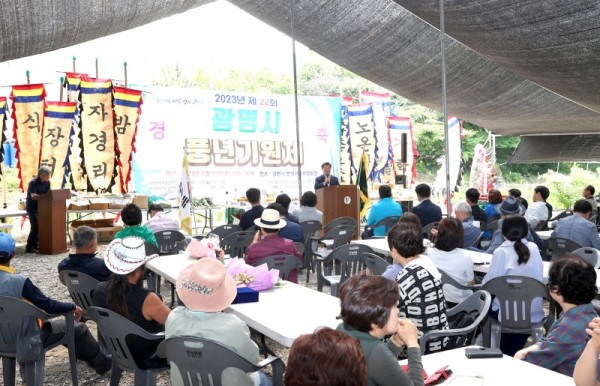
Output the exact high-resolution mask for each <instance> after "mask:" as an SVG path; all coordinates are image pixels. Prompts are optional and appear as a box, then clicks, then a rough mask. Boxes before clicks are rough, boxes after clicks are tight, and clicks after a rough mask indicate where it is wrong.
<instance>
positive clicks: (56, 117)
mask: <svg viewBox="0 0 600 386" xmlns="http://www.w3.org/2000/svg"><path fill="white" fill-rule="evenodd" d="M76 110H77V103H76V102H47V103H46V112H45V115H44V132H43V138H42V150H41V156H40V165H46V166H48V167H49V168H50V169H52V177H51V178H50V187H51V188H52V189H61V188H63V187H64V185H65V182H66V179H65V177H66V170H67V169H65V166H66V163H67V156H68V154H69V145H70V143H71V134H72V129H71V128H72V126H73V119H74V117H75V111H76Z"/></svg>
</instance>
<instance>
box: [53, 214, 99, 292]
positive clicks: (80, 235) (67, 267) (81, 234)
mask: <svg viewBox="0 0 600 386" xmlns="http://www.w3.org/2000/svg"><path fill="white" fill-rule="evenodd" d="M73 242H74V243H75V253H71V254H69V256H68V257H65V258H64V259H63V260H62V261H61V262H60V263H58V272H59V273H60V272H61V271H77V272H81V273H85V274H86V275H88V276H91V277H93V278H94V279H96V280H98V281H107V280H108V278H109V277H110V271H109V270H108V268H106V265H105V264H104V260H102V259H101V258H98V256H97V255H96V251H97V250H98V236H97V234H96V230H95V229H94V228H92V227H89V226H87V225H82V226H79V227H77V228H76V229H75V232H73Z"/></svg>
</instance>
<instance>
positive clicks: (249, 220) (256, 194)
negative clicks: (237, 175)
mask: <svg viewBox="0 0 600 386" xmlns="http://www.w3.org/2000/svg"><path fill="white" fill-rule="evenodd" d="M246 199H247V200H248V203H250V205H252V208H250V209H249V210H247V211H245V212H244V213H242V216H241V217H240V228H242V230H243V231H245V230H254V220H256V219H257V218H260V215H261V214H262V212H263V210H264V209H265V208H263V206H262V205H261V204H260V190H258V189H256V188H250V189H248V190H247V191H246ZM251 227H252V229H248V228H251Z"/></svg>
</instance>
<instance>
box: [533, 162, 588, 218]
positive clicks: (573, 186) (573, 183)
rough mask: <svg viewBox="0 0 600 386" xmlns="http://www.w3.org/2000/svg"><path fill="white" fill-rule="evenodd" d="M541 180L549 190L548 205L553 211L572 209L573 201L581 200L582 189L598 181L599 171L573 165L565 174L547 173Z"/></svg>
mask: <svg viewBox="0 0 600 386" xmlns="http://www.w3.org/2000/svg"><path fill="white" fill-rule="evenodd" d="M541 178H542V180H543V181H544V182H543V183H544V184H545V185H546V186H547V187H548V189H550V197H549V198H548V201H549V202H550V204H552V206H554V208H555V209H572V208H573V204H574V203H575V201H577V200H579V199H581V198H582V194H581V193H582V191H583V188H584V187H586V186H587V185H590V183H591V184H592V185H593V182H594V181H598V179H599V178H600V169H596V170H585V169H583V168H581V167H579V166H577V165H574V166H572V167H571V168H570V170H569V171H568V172H567V173H557V172H555V171H548V173H546V174H544V175H543V176H541Z"/></svg>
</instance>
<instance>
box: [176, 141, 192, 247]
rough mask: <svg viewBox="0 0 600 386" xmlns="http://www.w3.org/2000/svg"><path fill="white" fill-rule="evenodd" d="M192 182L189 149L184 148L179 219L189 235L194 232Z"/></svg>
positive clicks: (178, 201)
mask: <svg viewBox="0 0 600 386" xmlns="http://www.w3.org/2000/svg"><path fill="white" fill-rule="evenodd" d="M191 194H192V192H191V184H190V171H189V165H188V157H187V151H186V149H185V148H184V150H183V165H182V168H181V181H180V182H179V199H178V200H177V203H178V204H179V221H180V223H181V229H183V230H184V231H185V232H186V233H187V234H188V235H191V234H192V202H191V201H192V196H191Z"/></svg>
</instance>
